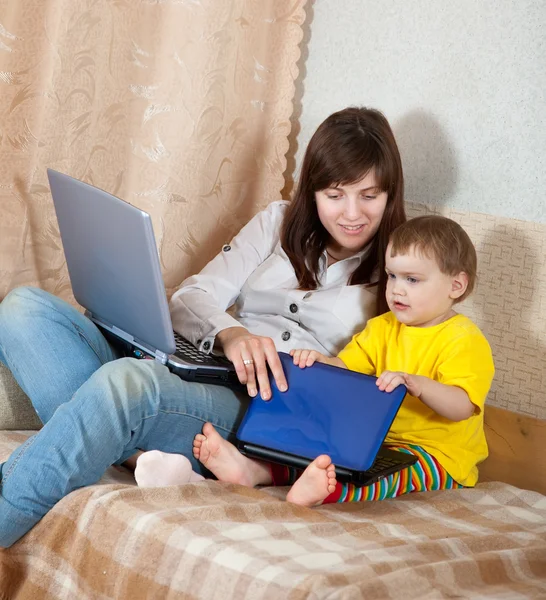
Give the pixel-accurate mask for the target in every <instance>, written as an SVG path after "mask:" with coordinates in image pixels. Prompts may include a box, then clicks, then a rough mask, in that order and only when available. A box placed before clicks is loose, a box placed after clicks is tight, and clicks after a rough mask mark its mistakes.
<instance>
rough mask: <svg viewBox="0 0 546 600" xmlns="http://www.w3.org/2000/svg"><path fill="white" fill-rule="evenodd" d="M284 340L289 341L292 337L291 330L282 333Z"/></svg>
mask: <svg viewBox="0 0 546 600" xmlns="http://www.w3.org/2000/svg"><path fill="white" fill-rule="evenodd" d="M281 337H282V339H283V341H285V342H287V341H288V340H289V339H290V332H289V331H284V332H283V334H282V335H281Z"/></svg>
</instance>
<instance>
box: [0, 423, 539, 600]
mask: <svg viewBox="0 0 546 600" xmlns="http://www.w3.org/2000/svg"><path fill="white" fill-rule="evenodd" d="M27 435H28V433H18V432H2V433H0V461H1V460H5V458H6V457H7V456H8V455H9V453H10V452H11V450H12V449H13V448H14V447H16V446H17V445H18V444H20V443H21V442H22V441H23V440H24V439H25V438H26V436H27ZM285 493H286V489H284V488H276V489H275V488H265V489H260V490H258V489H248V488H244V487H240V486H237V485H229V484H222V483H219V482H216V481H206V482H201V483H196V484H189V485H186V486H181V487H170V488H159V489H139V488H137V487H136V486H135V485H134V482H133V481H132V478H131V477H130V476H129V475H127V474H124V473H122V472H120V471H117V470H115V469H113V468H112V469H110V470H109V472H108V473H107V474H106V475H105V477H104V478H103V480H102V481H101V482H100V483H99V484H97V485H94V486H92V487H89V488H84V489H81V490H78V491H75V492H73V493H72V494H70V495H69V496H67V497H66V498H64V499H63V500H62V501H61V502H59V504H58V505H57V506H56V507H55V508H54V509H53V510H52V511H51V512H50V513H49V514H48V515H47V516H46V517H45V518H44V519H43V520H42V521H41V522H40V523H39V524H38V525H37V526H36V527H35V528H34V529H33V530H32V531H31V532H30V533H29V534H27V535H26V536H25V537H24V538H23V539H22V540H20V541H19V542H18V543H17V544H15V545H14V546H13V547H12V548H11V549H9V550H0V588H1V593H0V598H3V599H4V598H10V599H11V598H16V599H26V598H29V599H33V600H35V599H40V600H44V599H49V598H55V599H61V598H67V599H71V600H72V599H78V600H83V599H87V598H89V599H93V600H95V599H100V600H102V599H107V598H130V599H141V598H143V599H144V598H158V599H175V598H176V599H179V598H184V599H189V598H199V599H204V598H211V599H213V598H214V599H218V598H225V599H228V598H235V599H237V600H239V599H241V600H243V599H251V600H259V599H275V600H277V599H279V598H287V599H293V600H298V599H301V598H317V599H318V598H331V599H333V598H335V599H342V598H343V599H344V598H347V599H351V598H366V599H368V600H371V599H375V598H378V599H382V600H383V599H385V598H419V599H423V598H472V599H478V598H546V497H544V496H542V495H540V494H538V493H534V492H529V491H524V490H520V489H517V488H514V487H511V486H508V485H505V484H499V483H489V484H482V485H480V486H478V487H477V488H475V489H468V490H452V491H443V492H429V493H421V494H411V495H409V496H406V497H403V498H399V499H395V500H386V501H383V502H376V503H373V502H370V503H354V504H343V505H328V506H324V507H320V508H314V509H308V508H302V507H297V506H294V505H290V504H288V503H286V502H284V501H283V498H284V495H285ZM0 518H1V515H0Z"/></svg>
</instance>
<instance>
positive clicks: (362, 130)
mask: <svg viewBox="0 0 546 600" xmlns="http://www.w3.org/2000/svg"><path fill="white" fill-rule="evenodd" d="M372 169H373V171H374V174H375V178H376V182H377V185H378V187H379V188H380V189H381V191H384V192H387V194H388V198H387V206H386V208H385V212H384V214H383V218H382V219H381V223H380V225H379V229H378V231H377V233H376V234H375V235H374V237H373V239H372V240H371V245H370V250H369V252H367V253H366V255H365V257H364V258H363V260H362V262H361V263H360V265H359V266H358V267H357V269H356V270H355V271H354V273H353V274H352V275H351V279H350V281H349V285H356V284H369V285H377V286H378V289H377V314H381V313H384V312H386V311H387V303H386V300H385V288H386V275H385V251H386V249H387V244H388V242H389V236H390V234H391V232H392V231H394V229H396V227H397V226H398V225H400V224H401V223H403V222H404V221H405V220H406V215H405V211H404V175H403V172H402V161H401V159H400V153H399V151H398V146H397V145H396V140H395V139H394V134H393V132H392V129H391V127H390V125H389V123H388V121H387V119H386V118H385V117H384V116H383V114H382V113H381V112H379V111H378V110H375V109H371V108H356V107H351V108H346V109H344V110H341V111H339V112H336V113H334V114H332V115H330V116H329V117H328V118H327V119H326V120H325V121H324V122H323V123H322V124H321V125H320V126H319V128H318V129H317V130H316V132H315V134H314V135H313V137H312V138H311V141H310V142H309V145H308V146H307V150H306V152H305V156H304V158H303V164H302V168H301V174H300V179H299V183H298V186H297V188H296V193H295V194H294V198H293V199H292V202H291V203H290V204H289V206H288V209H287V211H286V213H285V216H284V219H283V224H282V228H281V244H282V247H283V250H284V251H285V252H286V254H287V256H288V258H289V259H290V262H291V263H292V266H293V267H294V270H295V272H296V276H297V278H298V282H299V287H300V289H302V290H314V289H316V288H317V286H318V273H319V260H320V257H321V255H322V253H323V252H324V249H325V248H326V245H327V243H328V240H329V234H328V232H327V231H326V229H325V228H324V226H323V225H322V223H321V221H320V219H319V216H318V212H317V205H316V202H315V192H318V191H320V190H324V189H326V188H329V187H334V186H337V185H347V184H351V183H355V182H357V181H360V180H361V179H362V178H363V177H365V176H366V174H367V173H369V172H370V171H371V170H372Z"/></svg>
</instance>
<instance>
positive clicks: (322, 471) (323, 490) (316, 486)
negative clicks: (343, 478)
mask: <svg viewBox="0 0 546 600" xmlns="http://www.w3.org/2000/svg"><path fill="white" fill-rule="evenodd" d="M336 482H337V480H336V468H335V467H334V465H333V464H332V460H331V458H330V457H329V456H327V455H326V454H321V455H320V456H317V458H315V460H314V461H313V462H312V463H311V464H310V465H309V466H308V467H307V469H305V471H304V472H303V473H302V474H301V477H300V478H299V479H298V480H297V481H296V483H294V485H293V486H292V487H291V488H290V491H289V492H288V494H287V496H286V499H287V500H288V502H292V503H293V504H300V505H301V506H316V505H317V504H321V503H322V501H323V500H324V499H325V498H327V497H328V496H329V495H330V494H331V493H332V492H334V491H335V489H336Z"/></svg>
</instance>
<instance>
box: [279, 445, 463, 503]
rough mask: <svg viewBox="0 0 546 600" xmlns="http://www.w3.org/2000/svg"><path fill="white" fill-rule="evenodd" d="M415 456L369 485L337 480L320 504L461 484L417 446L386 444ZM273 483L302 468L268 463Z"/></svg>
mask: <svg viewBox="0 0 546 600" xmlns="http://www.w3.org/2000/svg"><path fill="white" fill-rule="evenodd" d="M390 447H391V448H392V449H393V450H400V451H401V452H407V453H408V454H413V455H415V456H417V462H416V463H415V464H414V465H411V466H410V467H407V468H405V469H403V470H402V471H397V472H396V473H393V474H392V475H388V476H387V477H383V478H382V479H380V480H379V481H377V482H376V483H372V484H371V485H366V486H359V485H356V484H354V483H341V482H339V481H338V482H337V485H336V489H335V491H334V492H332V493H331V494H330V495H329V496H328V497H327V498H326V499H325V500H324V501H323V502H322V504H331V503H334V502H361V501H365V500H385V499H386V498H396V497H397V496H402V495H403V494H409V493H410V492H424V491H432V490H451V489H457V488H462V487H464V486H463V485H461V484H459V483H457V482H456V481H455V480H454V479H453V478H452V477H451V475H449V473H448V472H447V471H446V470H445V469H444V468H443V467H442V466H441V465H440V463H439V462H438V461H437V460H436V459H435V458H434V457H433V456H431V455H430V454H428V453H427V452H425V451H424V450H423V449H422V448H420V447H419V446H413V445H409V444H408V445H404V446H402V445H398V446H390ZM271 473H272V476H273V485H291V484H293V483H294V482H295V481H296V479H297V478H298V477H299V476H300V475H301V473H302V471H301V470H298V469H294V468H292V467H285V466H282V465H275V464H271Z"/></svg>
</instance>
